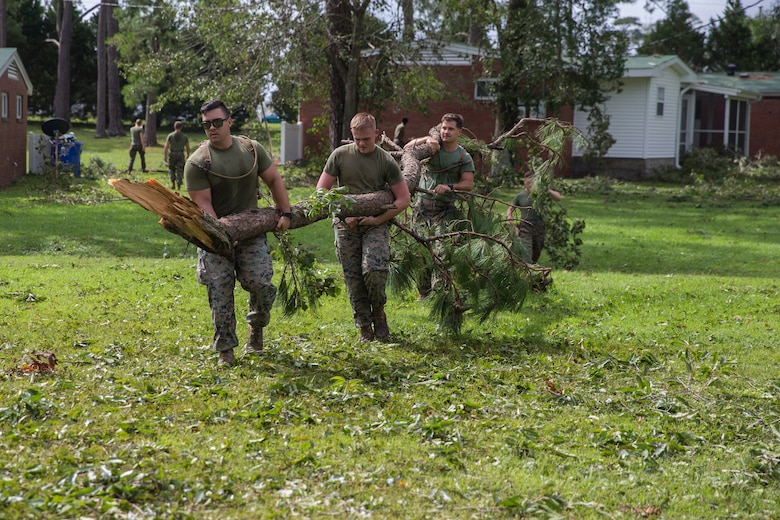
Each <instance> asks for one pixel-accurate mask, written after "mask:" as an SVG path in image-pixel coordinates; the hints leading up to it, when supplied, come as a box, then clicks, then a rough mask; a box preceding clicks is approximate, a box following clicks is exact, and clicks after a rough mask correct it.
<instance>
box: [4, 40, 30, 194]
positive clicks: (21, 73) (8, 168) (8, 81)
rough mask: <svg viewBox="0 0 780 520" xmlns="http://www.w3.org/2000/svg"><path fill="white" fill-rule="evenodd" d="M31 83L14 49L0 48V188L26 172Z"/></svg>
mask: <svg viewBox="0 0 780 520" xmlns="http://www.w3.org/2000/svg"><path fill="white" fill-rule="evenodd" d="M30 94H32V83H30V78H29V77H28V76H27V72H26V71H25V70H24V65H22V61H21V59H20V58H19V53H18V52H17V51H16V49H14V48H9V47H4V48H0V187H2V186H7V185H9V184H11V183H12V182H13V181H14V180H16V179H17V178H18V177H20V176H21V175H24V174H25V173H26V172H27V96H29V95H30Z"/></svg>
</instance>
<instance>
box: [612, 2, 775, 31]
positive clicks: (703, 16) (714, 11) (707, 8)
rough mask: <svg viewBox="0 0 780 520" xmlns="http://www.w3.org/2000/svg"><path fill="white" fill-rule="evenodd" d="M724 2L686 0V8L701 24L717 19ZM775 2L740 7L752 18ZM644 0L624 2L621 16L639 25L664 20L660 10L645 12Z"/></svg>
mask: <svg viewBox="0 0 780 520" xmlns="http://www.w3.org/2000/svg"><path fill="white" fill-rule="evenodd" d="M654 3H655V4H656V5H662V6H663V5H665V4H666V2H665V1H664V0H658V1H656V2H654ZM726 3H727V2H726V0H688V7H689V9H690V11H691V13H693V14H694V15H696V16H697V17H698V18H699V20H700V21H701V22H703V23H707V22H709V21H710V18H718V17H719V16H721V15H722V14H723V11H725V10H726ZM774 3H775V0H742V7H743V8H746V11H745V12H746V13H747V15H748V16H750V17H753V16H756V15H758V13H759V10H760V8H762V7H763V8H764V9H765V10H767V11H768V10H769V9H770V7H771V6H772V5H774ZM644 6H645V0H635V1H634V2H633V3H632V4H630V3H628V2H626V3H625V4H624V5H623V7H621V9H620V12H621V14H622V16H635V17H637V18H638V19H639V23H640V24H642V25H647V24H650V23H652V22H657V21H658V20H660V19H663V18H666V15H664V13H663V11H662V10H661V9H655V11H654V12H653V14H650V13H648V12H647V11H645V8H644Z"/></svg>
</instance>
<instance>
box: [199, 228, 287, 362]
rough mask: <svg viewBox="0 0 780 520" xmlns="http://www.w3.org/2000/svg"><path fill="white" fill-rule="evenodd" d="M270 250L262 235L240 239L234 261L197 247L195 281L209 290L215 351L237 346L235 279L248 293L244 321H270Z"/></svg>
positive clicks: (260, 323) (272, 291)
mask: <svg viewBox="0 0 780 520" xmlns="http://www.w3.org/2000/svg"><path fill="white" fill-rule="evenodd" d="M273 274H274V270H273V262H272V260H271V250H270V248H269V247H268V242H267V241H266V238H265V235H261V236H259V237H256V238H252V239H249V240H244V241H241V242H239V244H238V245H237V246H236V248H235V260H230V259H227V258H224V257H222V256H220V255H215V254H213V253H209V252H207V251H204V250H202V249H198V268H197V278H198V282H199V283H201V284H203V285H205V286H206V289H207V290H208V296H209V307H210V308H211V321H212V323H213V325H214V343H213V346H214V350H216V351H218V352H222V351H225V350H231V349H233V348H235V347H237V346H238V337H237V336H236V312H235V302H234V291H235V286H236V280H238V281H239V283H240V284H241V287H243V288H244V290H245V291H247V292H248V293H249V312H248V313H247V315H246V321H247V323H249V324H250V325H252V326H253V327H261V328H262V327H265V326H266V325H268V323H269V322H270V321H271V307H272V306H273V304H274V300H275V299H276V287H275V286H274V285H272V284H271V278H272V276H273Z"/></svg>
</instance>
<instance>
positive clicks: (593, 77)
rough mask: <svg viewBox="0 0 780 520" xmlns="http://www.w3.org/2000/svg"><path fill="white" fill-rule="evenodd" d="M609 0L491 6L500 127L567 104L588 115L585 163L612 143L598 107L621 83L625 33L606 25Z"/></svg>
mask: <svg viewBox="0 0 780 520" xmlns="http://www.w3.org/2000/svg"><path fill="white" fill-rule="evenodd" d="M616 4H617V2H615V1H614V0H573V1H569V0H566V1H564V0H556V1H539V0H510V1H509V2H508V3H506V4H499V3H496V4H495V7H496V13H497V16H495V20H496V22H495V29H496V34H497V35H498V46H499V51H498V52H499V60H500V63H501V69H500V72H499V74H498V88H497V90H498V92H497V103H498V119H499V125H500V127H501V129H502V130H506V129H508V128H510V127H511V126H512V125H513V124H514V122H515V121H516V120H517V119H518V117H519V110H520V108H522V109H524V111H525V112H526V113H529V112H530V113H533V111H534V110H541V109H546V113H547V115H551V116H555V117H557V116H558V115H559V112H560V109H561V108H562V107H564V106H569V107H572V108H577V109H580V110H584V111H586V112H587V113H588V120H589V123H590V124H589V132H590V134H589V135H588V138H589V139H588V145H587V148H586V154H585V156H586V159H596V160H598V159H599V158H600V157H602V156H603V155H605V154H606V153H607V151H608V150H609V148H610V147H611V146H612V144H613V143H614V138H613V137H612V136H611V135H610V134H609V131H608V129H609V116H608V115H607V114H606V113H605V112H604V111H603V104H604V103H605V101H606V100H607V99H608V97H609V93H610V92H613V91H617V90H618V89H619V88H620V85H621V78H622V76H623V66H624V63H625V55H626V51H627V48H628V39H627V36H626V34H625V33H624V32H623V31H621V30H620V29H618V28H617V27H615V26H613V25H612V24H611V23H610V21H611V20H613V19H614V18H615V15H616V13H617V8H616Z"/></svg>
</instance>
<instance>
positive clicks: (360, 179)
mask: <svg viewBox="0 0 780 520" xmlns="http://www.w3.org/2000/svg"><path fill="white" fill-rule="evenodd" d="M324 170H325V172H326V173H327V174H328V175H332V176H333V177H336V178H337V179H338V180H339V186H347V187H348V188H349V193H350V194H352V195H360V194H362V193H371V192H374V191H378V190H381V189H384V187H385V185H389V186H392V185H394V184H398V183H399V182H401V181H402V180H403V175H401V167H400V166H399V165H398V163H397V162H396V160H395V159H393V157H392V156H391V155H390V154H389V153H387V152H386V151H385V150H383V149H382V148H380V147H378V146H377V147H375V148H374V150H373V151H372V152H371V153H369V154H362V153H360V150H359V149H358V147H357V145H356V144H354V143H350V144H345V145H343V146H339V147H338V148H336V149H335V150H333V152H332V153H331V154H330V157H328V161H327V162H326V163H325V168H324Z"/></svg>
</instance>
